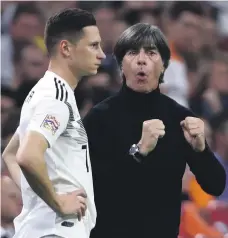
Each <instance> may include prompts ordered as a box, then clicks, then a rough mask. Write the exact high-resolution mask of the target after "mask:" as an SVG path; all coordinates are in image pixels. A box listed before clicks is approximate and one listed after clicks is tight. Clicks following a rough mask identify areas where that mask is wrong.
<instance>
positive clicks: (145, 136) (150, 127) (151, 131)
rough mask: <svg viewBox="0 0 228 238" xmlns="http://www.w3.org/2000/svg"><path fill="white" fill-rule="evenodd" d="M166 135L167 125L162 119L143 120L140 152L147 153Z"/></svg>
mask: <svg viewBox="0 0 228 238" xmlns="http://www.w3.org/2000/svg"><path fill="white" fill-rule="evenodd" d="M164 135H165V126H164V124H163V122H162V121H161V120H158V119H153V120H149V121H144V122H143V128H142V137H141V139H140V141H139V143H138V145H139V148H140V149H139V150H140V153H141V154H143V155H147V154H148V153H150V152H151V151H152V150H153V149H154V148H155V146H156V145H157V142H158V139H159V138H162V137H163V136H164Z"/></svg>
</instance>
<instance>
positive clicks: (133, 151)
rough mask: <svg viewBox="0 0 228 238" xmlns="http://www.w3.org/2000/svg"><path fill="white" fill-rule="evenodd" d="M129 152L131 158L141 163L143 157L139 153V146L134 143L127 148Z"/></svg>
mask: <svg viewBox="0 0 228 238" xmlns="http://www.w3.org/2000/svg"><path fill="white" fill-rule="evenodd" d="M129 154H130V155H131V156H133V158H134V159H135V160H136V161H137V162H138V163H142V160H143V158H144V156H143V155H142V154H141V153H140V151H139V146H138V145H136V144H134V145H132V146H131V148H130V150H129Z"/></svg>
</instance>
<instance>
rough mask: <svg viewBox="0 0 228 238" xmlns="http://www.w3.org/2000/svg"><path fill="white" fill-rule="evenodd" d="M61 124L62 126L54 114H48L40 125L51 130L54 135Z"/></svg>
mask: <svg viewBox="0 0 228 238" xmlns="http://www.w3.org/2000/svg"><path fill="white" fill-rule="evenodd" d="M59 126H60V123H59V122H58V121H57V120H56V118H55V117H54V116H52V115H47V116H46V117H45V118H44V120H43V122H42V124H41V126H40V127H41V128H45V129H47V130H49V131H51V133H52V135H54V134H55V133H56V131H57V130H58V128H59Z"/></svg>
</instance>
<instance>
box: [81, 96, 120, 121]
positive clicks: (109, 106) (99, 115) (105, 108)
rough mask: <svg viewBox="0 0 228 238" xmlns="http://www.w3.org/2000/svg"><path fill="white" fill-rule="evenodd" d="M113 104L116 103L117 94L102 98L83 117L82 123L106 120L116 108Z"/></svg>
mask: <svg viewBox="0 0 228 238" xmlns="http://www.w3.org/2000/svg"><path fill="white" fill-rule="evenodd" d="M115 105H117V94H114V95H112V96H110V97H108V98H106V99H104V100H103V101H101V102H100V103H98V104H96V105H95V106H94V107H92V108H91V109H90V111H89V112H88V113H87V115H86V116H85V118H84V119H83V121H84V123H86V124H87V123H89V122H94V121H96V122H98V121H99V122H101V121H103V120H106V119H107V118H109V117H110V115H111V114H113V113H115V109H116V108H117V107H116V106H115Z"/></svg>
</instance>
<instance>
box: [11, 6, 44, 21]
mask: <svg viewBox="0 0 228 238" xmlns="http://www.w3.org/2000/svg"><path fill="white" fill-rule="evenodd" d="M23 14H31V15H36V16H37V17H38V18H39V19H40V20H43V19H42V15H41V13H40V11H39V10H38V9H37V8H36V7H35V6H34V5H33V4H31V3H29V4H28V3H23V4H18V6H17V8H16V10H15V12H14V15H13V19H12V23H15V22H17V21H18V19H19V18H20V16H21V15H23Z"/></svg>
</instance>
